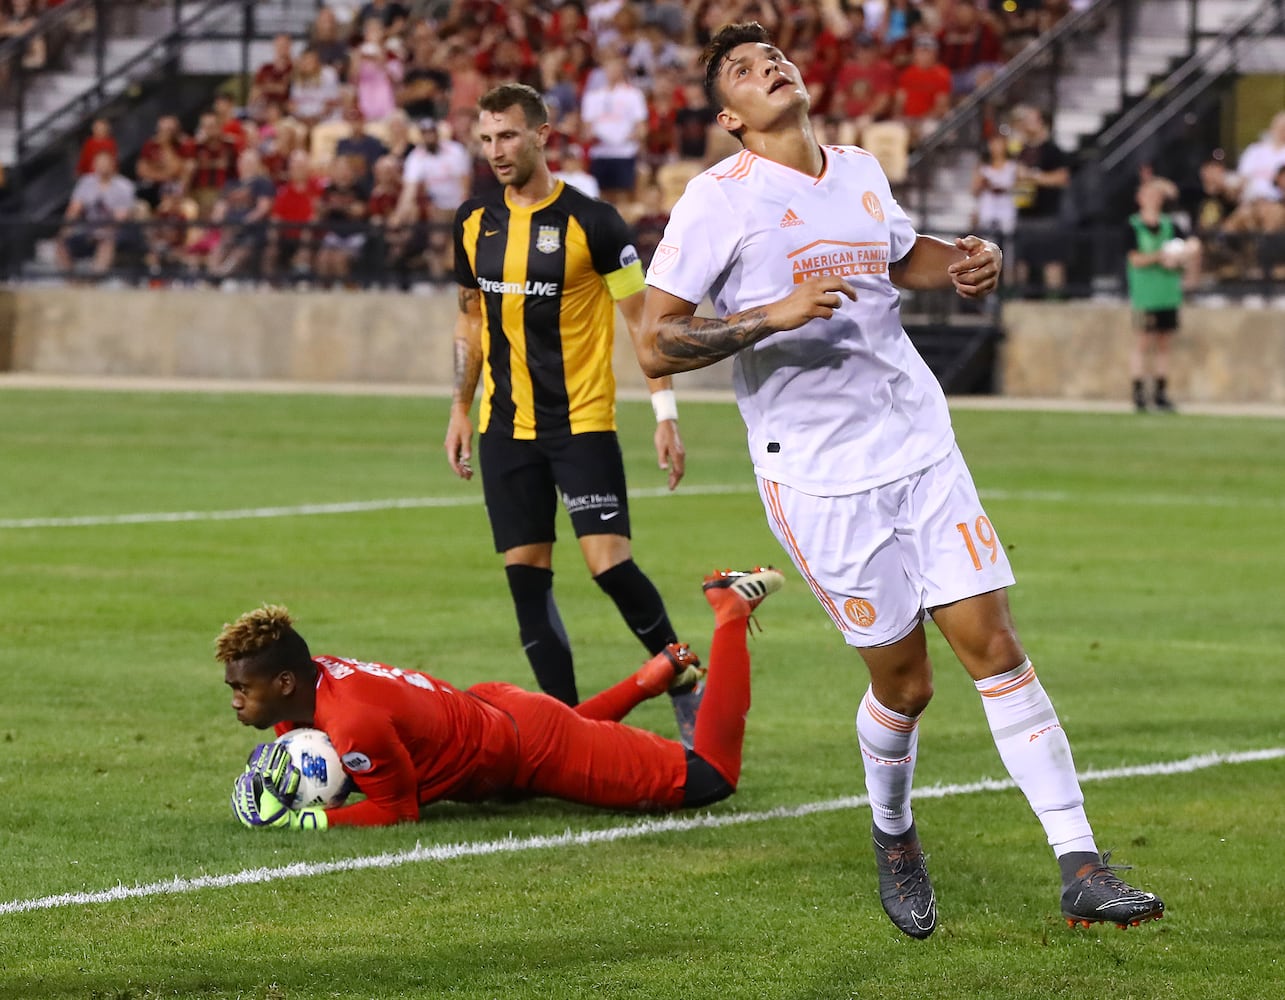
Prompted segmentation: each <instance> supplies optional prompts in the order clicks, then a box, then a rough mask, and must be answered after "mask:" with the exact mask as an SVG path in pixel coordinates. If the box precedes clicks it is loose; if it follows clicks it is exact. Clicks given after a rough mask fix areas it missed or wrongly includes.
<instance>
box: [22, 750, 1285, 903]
mask: <svg viewBox="0 0 1285 1000" xmlns="http://www.w3.org/2000/svg"><path fill="white" fill-rule="evenodd" d="M1281 757H1285V747H1272V748H1269V749H1265V750H1248V751H1244V752H1241V753H1207V754H1198V755H1196V756H1194V757H1187V758H1185V759H1183V760H1175V761H1167V762H1165V761H1161V762H1158V763H1154V764H1136V765H1132V766H1129V767H1115V768H1107V769H1101V770H1087V771H1082V772H1081V773H1080V781H1081V782H1093V781H1112V780H1115V779H1117V778H1149V777H1155V776H1159V775H1171V774H1190V773H1191V772H1193V771H1203V770H1206V769H1207V768H1211V767H1221V766H1223V765H1226V764H1248V763H1255V762H1258V761H1265V760H1276V759H1279V758H1281ZM1012 787H1014V786H1013V782H1011V781H999V780H991V779H983V780H982V781H975V782H971V783H969V784H965V785H933V786H931V787H929V788H923V789H920V790H918V791H916V792H915V796H914V797H915V798H916V799H918V800H923V799H945V798H953V797H955V796H958V795H974V794H977V793H979V792H996V791H1003V790H1005V789H1009V788H1012ZM868 804H869V799H868V798H867V797H866V796H864V795H859V796H848V797H845V798H841V799H828V800H826V801H823V802H806V803H804V804H802V805H797V806H778V807H777V808H775V809H767V810H762V811H760V812H743V813H696V814H684V815H673V816H666V817H662V818H659V819H645V820H637V821H634V822H630V823H624V824H622V825H620V826H612V827H607V828H606V829H600V830H579V831H576V830H567V831H566V832H564V833H560V834H554V835H550V836H532V837H514V836H508V837H503V838H501V839H499V840H484V841H474V842H472V843H462V844H433V845H431V846H428V847H424V846H422V845H420V844H416V845H415V846H414V847H413V848H411V849H409V850H405V851H395V852H392V853H385V854H373V855H367V856H365V857H356V858H344V859H343V860H340V861H324V862H305V861H297V862H295V863H294V864H289V865H281V866H279V867H276V868H250V869H246V870H243V871H239V872H234V873H233V874H231V875H201V876H198V877H196V878H182V877H180V876H175V877H174V878H172V879H167V880H166V881H163V882H149V883H147V884H145V885H132V886H127V885H117V886H115V887H114V888H111V889H103V890H100V891H98V892H67V893H62V894H59V895H56V896H40V897H37V898H34V899H15V900H11V901H9V902H7V903H0V915H4V914H9V913H28V912H30V911H33V910H52V909H59V908H62V907H69V906H92V905H94V904H96V903H112V902H116V901H118V900H123V899H141V898H144V897H147V896H166V895H178V894H181V893H188V892H197V891H199V890H202V889H226V888H229V887H231V886H237V885H259V884H262V883H264V882H278V881H281V880H283V879H293V878H309V877H311V876H314V875H331V874H335V873H337V872H352V871H362V870H364V869H367V868H398V867H400V866H402V865H408V864H416V863H418V862H422V861H454V860H455V859H456V858H476V857H484V856H486V855H492V854H519V853H522V852H525V851H538V850H545V849H548V848H553V847H583V846H588V845H591V844H609V843H614V842H616V841H620V840H632V839H635V838H637V837H648V836H652V835H654V834H660V833H681V832H683V831H686V830H698V829H701V830H714V829H720V828H722V827H728V826H740V825H743V824H745V823H762V822H766V821H769V820H780V819H785V820H789V819H801V818H803V817H805V816H811V815H814V814H816V813H830V812H839V811H842V810H847V809H860V808H861V807H863V806H866V805H868ZM247 835H249V834H247ZM287 836H289V835H288V834H287Z"/></svg>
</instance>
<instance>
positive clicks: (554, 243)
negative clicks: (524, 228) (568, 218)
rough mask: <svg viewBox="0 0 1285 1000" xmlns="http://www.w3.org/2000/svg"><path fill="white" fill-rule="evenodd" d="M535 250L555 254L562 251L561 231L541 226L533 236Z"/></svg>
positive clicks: (552, 227) (555, 227)
mask: <svg viewBox="0 0 1285 1000" xmlns="http://www.w3.org/2000/svg"><path fill="white" fill-rule="evenodd" d="M535 248H536V249H537V250H539V251H540V252H541V253H557V252H558V251H559V250H561V249H562V230H560V229H559V228H558V227H557V226H541V227H540V230H539V232H537V233H536V235H535Z"/></svg>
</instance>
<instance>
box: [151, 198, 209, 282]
mask: <svg viewBox="0 0 1285 1000" xmlns="http://www.w3.org/2000/svg"><path fill="white" fill-rule="evenodd" d="M197 212H198V209H197V207H196V202H194V201H192V199H190V198H188V197H187V196H186V195H185V194H184V193H183V186H182V184H180V183H177V182H174V181H171V182H169V183H167V184H163V185H162V186H161V188H160V190H159V191H158V192H157V201H156V205H155V207H154V208H153V210H152V217H151V219H150V221H149V223H148V225H147V228H146V231H145V244H146V250H145V252H144V254H143V264H144V266H145V267H146V268H147V273H148V274H149V275H151V277H152V278H153V279H156V280H159V279H161V278H164V277H168V276H171V275H173V274H174V272H175V270H176V269H177V268H178V267H179V266H180V265H181V264H184V263H185V262H186V260H187V257H186V255H185V247H186V246H187V242H188V235H189V233H190V231H191V228H190V227H191V223H192V222H194V221H195V220H196V216H197Z"/></svg>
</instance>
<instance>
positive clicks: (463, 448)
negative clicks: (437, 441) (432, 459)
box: [446, 406, 473, 479]
mask: <svg viewBox="0 0 1285 1000" xmlns="http://www.w3.org/2000/svg"><path fill="white" fill-rule="evenodd" d="M446 461H448V462H449V463H450V464H451V471H452V472H454V473H455V474H456V475H457V476H459V477H460V478H461V479H472V478H473V421H471V420H470V419H469V416H468V413H467V412H466V411H463V410H461V409H459V408H457V407H454V406H452V407H451V421H450V423H449V424H447V425H446Z"/></svg>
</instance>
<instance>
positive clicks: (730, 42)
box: [700, 21, 772, 108]
mask: <svg viewBox="0 0 1285 1000" xmlns="http://www.w3.org/2000/svg"><path fill="white" fill-rule="evenodd" d="M747 42H761V43H763V44H766V45H771V44H772V35H771V34H770V33H769V32H768V30H767V28H765V27H763V25H761V24H759V23H758V21H743V22H741V23H740V24H725V25H723V26H722V27H721V28H719V29H718V31H716V32H715V33H714V37H713V38H711V39H710V40H709V44H708V45H706V46H705V50H704V51H703V52H702V53H701V58H700V61H701V62H702V63H703V64H704V66H705V96H706V97H708V98H709V103H710V106H711V107H714V108H722V107H723V98H722V95H720V94H719V92H718V74H719V73H720V72H722V69H723V63H725V62H726V61H727V55H728V53H729V52H731V51H732V49H734V48H736V46H738V45H744V44H746V43H747Z"/></svg>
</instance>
